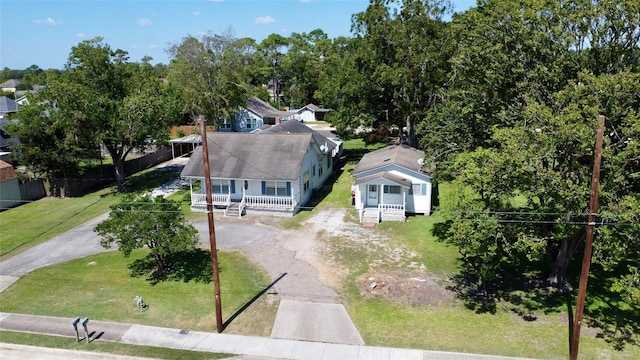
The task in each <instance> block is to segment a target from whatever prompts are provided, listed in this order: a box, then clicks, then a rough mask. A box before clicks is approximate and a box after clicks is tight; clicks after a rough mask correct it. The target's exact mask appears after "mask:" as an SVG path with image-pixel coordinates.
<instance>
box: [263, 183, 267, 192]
mask: <svg viewBox="0 0 640 360" xmlns="http://www.w3.org/2000/svg"><path fill="white" fill-rule="evenodd" d="M266 194H267V183H266V182H264V181H263V182H262V195H266Z"/></svg>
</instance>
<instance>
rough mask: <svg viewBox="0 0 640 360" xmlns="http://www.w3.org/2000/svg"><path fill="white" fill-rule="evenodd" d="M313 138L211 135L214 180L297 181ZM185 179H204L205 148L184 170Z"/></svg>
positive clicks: (193, 155) (235, 134)
mask: <svg viewBox="0 0 640 360" xmlns="http://www.w3.org/2000/svg"><path fill="white" fill-rule="evenodd" d="M310 142H311V134H261V135H252V134H243V133H207V146H208V150H209V166H210V171H211V176H212V177H214V178H223V179H248V180H297V179H298V178H299V176H300V172H301V170H302V162H303V160H304V157H305V154H306V153H307V149H308V148H309V144H310ZM181 176H183V177H204V167H203V162H202V147H201V146H199V147H197V148H196V149H195V150H194V152H193V154H192V155H191V158H190V159H189V162H188V163H187V165H186V166H185V167H184V169H183V170H182V173H181Z"/></svg>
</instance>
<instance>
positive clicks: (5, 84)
mask: <svg viewBox="0 0 640 360" xmlns="http://www.w3.org/2000/svg"><path fill="white" fill-rule="evenodd" d="M20 83H21V81H20V80H17V79H9V80H7V81H5V82H3V83H2V84H0V88H3V89H5V88H15V87H18V85H20Z"/></svg>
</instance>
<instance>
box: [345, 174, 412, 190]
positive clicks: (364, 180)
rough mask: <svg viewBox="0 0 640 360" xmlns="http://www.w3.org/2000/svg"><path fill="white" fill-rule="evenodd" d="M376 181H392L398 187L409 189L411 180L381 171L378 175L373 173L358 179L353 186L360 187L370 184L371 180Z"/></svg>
mask: <svg viewBox="0 0 640 360" xmlns="http://www.w3.org/2000/svg"><path fill="white" fill-rule="evenodd" d="M377 179H387V180H389V181H392V182H394V183H396V184H398V185H400V186H404V187H405V188H411V180H408V179H405V178H403V177H401V176H398V175H394V174H392V173H390V172H387V171H382V172H379V173H375V174H371V175H368V176H363V177H361V178H358V180H356V181H355V183H354V185H360V184H366V183H368V182H371V181H373V180H377Z"/></svg>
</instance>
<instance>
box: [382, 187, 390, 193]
mask: <svg viewBox="0 0 640 360" xmlns="http://www.w3.org/2000/svg"><path fill="white" fill-rule="evenodd" d="M383 189H384V190H383V191H384V193H385V194H388V193H389V185H384V187H383Z"/></svg>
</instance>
